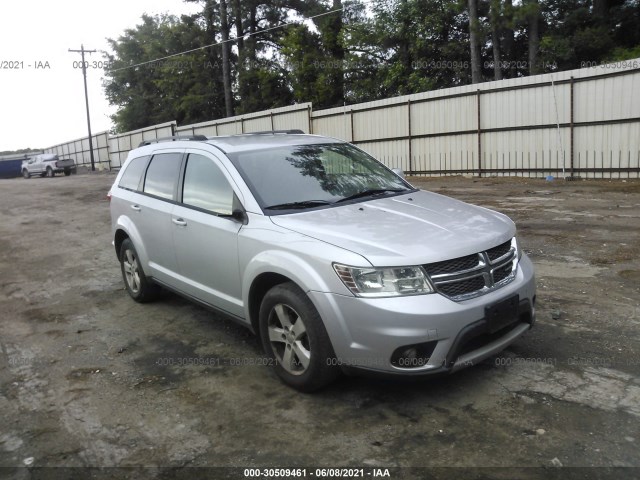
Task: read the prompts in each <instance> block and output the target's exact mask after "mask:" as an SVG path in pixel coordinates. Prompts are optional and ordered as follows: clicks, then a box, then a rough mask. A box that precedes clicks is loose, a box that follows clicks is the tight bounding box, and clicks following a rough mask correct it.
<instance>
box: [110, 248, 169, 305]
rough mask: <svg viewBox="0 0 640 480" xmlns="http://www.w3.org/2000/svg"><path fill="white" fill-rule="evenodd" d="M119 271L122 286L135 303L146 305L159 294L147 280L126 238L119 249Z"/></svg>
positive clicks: (154, 285)
mask: <svg viewBox="0 0 640 480" xmlns="http://www.w3.org/2000/svg"><path fill="white" fill-rule="evenodd" d="M120 270H121V271H122V279H123V280H124V286H125V288H126V289H127V292H129V295H130V296H131V298H133V299H134V300H135V301H136V302H140V303H146V302H150V301H152V300H155V299H156V298H157V297H158V294H159V293H160V287H159V286H158V285H156V284H154V283H153V282H152V281H151V280H149V279H148V278H147V277H146V275H145V274H144V271H143V270H142V266H141V265H140V260H139V259H138V252H136V249H135V247H134V246H133V242H132V241H131V240H129V239H128V238H127V239H125V240H124V242H122V246H121V247H120Z"/></svg>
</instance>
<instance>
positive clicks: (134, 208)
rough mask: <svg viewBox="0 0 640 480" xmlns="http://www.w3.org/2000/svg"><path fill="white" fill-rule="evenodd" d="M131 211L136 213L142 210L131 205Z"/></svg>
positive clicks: (137, 206) (138, 206)
mask: <svg viewBox="0 0 640 480" xmlns="http://www.w3.org/2000/svg"><path fill="white" fill-rule="evenodd" d="M131 210H135V211H136V212H139V211H140V210H142V209H141V208H140V205H131Z"/></svg>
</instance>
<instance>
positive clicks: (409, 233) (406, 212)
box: [271, 190, 516, 266]
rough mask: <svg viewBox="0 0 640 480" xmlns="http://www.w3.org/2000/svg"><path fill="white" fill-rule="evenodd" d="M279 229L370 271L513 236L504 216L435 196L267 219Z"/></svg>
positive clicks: (452, 255)
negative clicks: (341, 252) (339, 252)
mask: <svg viewBox="0 0 640 480" xmlns="http://www.w3.org/2000/svg"><path fill="white" fill-rule="evenodd" d="M271 221H272V222H273V223H275V224H276V225H279V226H280V227H283V228H287V229H289V230H293V231H295V232H298V233H301V234H303V235H308V236H309V237H313V238H315V239H317V240H321V241H323V242H327V243H330V244H332V245H336V246H338V247H341V248H345V249H347V250H350V251H352V252H354V253H357V254H359V255H362V256H364V257H365V258H366V259H367V260H368V261H369V262H371V264H372V265H375V266H401V265H421V264H425V263H431V262H437V261H441V260H447V259H451V258H456V257H461V256H464V255H469V254H472V253H476V252H480V251H483V250H487V249H489V248H491V247H495V246H496V245H499V244H500V243H503V242H505V241H507V240H508V239H510V238H511V237H513V236H514V235H515V230H516V229H515V225H514V223H513V222H512V221H511V220H510V219H509V218H508V217H507V216H505V215H503V214H501V213H498V212H494V211H492V210H488V209H486V208H482V207H477V206H475V205H469V204H467V203H464V202H461V201H459V200H454V199H452V198H449V197H445V196H443V195H438V194H436V193H431V192H425V191H422V190H420V191H417V192H413V193H409V194H405V195H400V196H396V197H391V198H381V199H374V200H369V201H365V202H360V203H353V204H350V205H341V206H339V207H332V208H325V209H321V210H314V211H307V212H302V213H295V214H290V215H277V216H272V217H271Z"/></svg>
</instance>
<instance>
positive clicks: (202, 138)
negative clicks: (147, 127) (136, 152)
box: [138, 135, 209, 147]
mask: <svg viewBox="0 0 640 480" xmlns="http://www.w3.org/2000/svg"><path fill="white" fill-rule="evenodd" d="M181 140H193V141H198V142H202V141H205V140H209V139H208V138H207V137H205V136H204V135H184V136H180V135H172V136H171V137H160V138H152V139H150V140H145V141H143V142H140V145H138V147H144V146H145V145H151V144H152V143H160V142H179V141H181Z"/></svg>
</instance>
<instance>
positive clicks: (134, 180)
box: [119, 156, 149, 190]
mask: <svg viewBox="0 0 640 480" xmlns="http://www.w3.org/2000/svg"><path fill="white" fill-rule="evenodd" d="M147 160H149V157H148V156H147V157H138V158H134V159H133V160H131V161H130V162H129V165H128V166H127V169H126V170H125V171H124V173H123V174H122V177H121V178H120V184H119V186H120V187H121V188H127V189H129V190H138V185H140V178H142V174H143V173H144V167H146V166H147Z"/></svg>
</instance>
